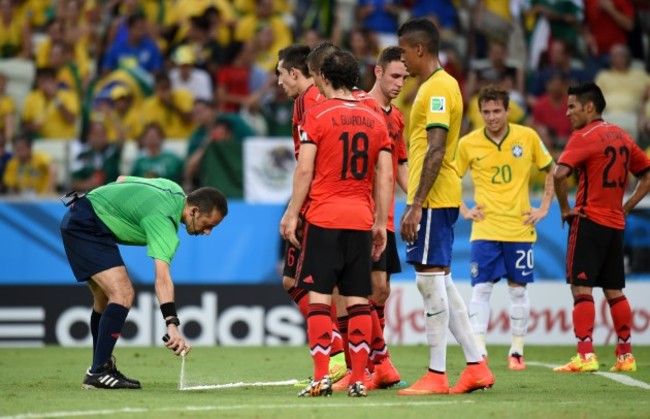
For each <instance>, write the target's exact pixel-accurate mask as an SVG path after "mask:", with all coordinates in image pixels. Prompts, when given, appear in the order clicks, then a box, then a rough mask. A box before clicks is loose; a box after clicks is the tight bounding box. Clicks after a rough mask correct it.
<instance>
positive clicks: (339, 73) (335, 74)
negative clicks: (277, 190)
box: [320, 50, 359, 90]
mask: <svg viewBox="0 0 650 419" xmlns="http://www.w3.org/2000/svg"><path fill="white" fill-rule="evenodd" d="M320 72H321V74H322V75H323V77H324V78H325V79H327V80H328V81H329V82H330V83H331V85H332V87H333V88H334V89H340V88H346V89H348V90H352V89H354V87H355V86H356V85H357V83H358V82H359V63H358V62H357V59H356V58H354V55H352V53H351V52H349V51H342V50H339V51H335V52H334V53H332V54H330V55H328V56H327V57H325V60H324V61H323V65H322V67H321V69H320Z"/></svg>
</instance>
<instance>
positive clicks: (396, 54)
mask: <svg viewBox="0 0 650 419" xmlns="http://www.w3.org/2000/svg"><path fill="white" fill-rule="evenodd" d="M393 61H402V49H401V48H400V47H388V48H384V50H383V51H382V52H381V53H380V54H379V58H377V65H378V66H380V67H381V68H382V69H383V70H386V66H387V65H388V64H390V63H392V62H393Z"/></svg>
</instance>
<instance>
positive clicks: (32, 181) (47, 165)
mask: <svg viewBox="0 0 650 419" xmlns="http://www.w3.org/2000/svg"><path fill="white" fill-rule="evenodd" d="M13 145H14V156H13V157H12V158H11V159H10V160H9V162H8V163H7V167H6V169H5V173H4V175H3V177H2V183H3V184H4V186H5V187H6V188H7V192H8V193H9V194H19V195H23V196H26V197H27V196H33V195H47V194H51V193H52V192H54V186H55V183H56V172H57V169H56V166H55V165H53V164H52V160H51V159H50V157H49V156H48V155H47V154H45V153H40V152H35V151H32V141H31V140H30V139H29V137H26V136H18V137H16V138H14V141H13Z"/></svg>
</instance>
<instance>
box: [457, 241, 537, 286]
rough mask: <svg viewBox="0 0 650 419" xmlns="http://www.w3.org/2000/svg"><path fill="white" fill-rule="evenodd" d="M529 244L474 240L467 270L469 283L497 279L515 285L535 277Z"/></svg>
mask: <svg viewBox="0 0 650 419" xmlns="http://www.w3.org/2000/svg"><path fill="white" fill-rule="evenodd" d="M534 266H535V262H534V260H533V243H530V242H501V241H492V240H474V241H473V242H472V254H471V257H470V268H469V273H470V276H471V277H472V285H476V284H480V283H483V282H496V281H498V280H500V279H501V278H507V279H508V280H510V281H512V282H514V283H517V284H528V283H530V282H533V281H534V280H535V275H534V274H533V268H534Z"/></svg>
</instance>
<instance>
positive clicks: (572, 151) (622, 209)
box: [554, 83, 650, 372]
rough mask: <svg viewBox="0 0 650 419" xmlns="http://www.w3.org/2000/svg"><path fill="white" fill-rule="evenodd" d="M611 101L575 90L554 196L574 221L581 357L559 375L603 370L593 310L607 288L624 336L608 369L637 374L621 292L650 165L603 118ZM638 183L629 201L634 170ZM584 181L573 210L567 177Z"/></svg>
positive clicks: (571, 246) (584, 88)
mask: <svg viewBox="0 0 650 419" xmlns="http://www.w3.org/2000/svg"><path fill="white" fill-rule="evenodd" d="M605 105H606V103H605V98H604V96H603V93H602V92H601V90H600V88H599V87H598V86H597V85H596V84H594V83H585V84H581V85H578V86H574V87H570V88H569V100H568V110H567V116H568V117H569V119H570V121H571V125H572V126H573V129H574V130H575V131H574V132H573V134H572V135H571V138H570V139H569V142H568V144H567V146H566V148H565V149H564V152H563V153H562V155H561V156H560V159H559V162H558V166H557V168H556V169H555V173H554V183H555V193H556V195H557V199H558V203H559V204H560V211H561V214H562V223H564V222H568V223H569V226H570V228H569V238H568V246H567V256H566V266H567V272H566V276H567V283H569V284H570V285H571V293H572V294H573V300H574V304H573V331H574V333H575V336H576V339H577V340H578V354H577V355H576V356H575V357H573V358H571V361H569V363H567V364H566V365H563V366H561V367H558V368H555V369H554V371H556V372H592V371H597V370H598V366H599V364H598V360H597V359H596V355H595V354H594V347H593V342H592V333H593V328H594V320H595V307H594V299H593V296H592V291H593V288H594V287H598V288H602V289H603V292H604V294H605V298H607V302H608V303H609V307H610V313H611V315H612V320H613V323H614V328H615V329H616V335H617V336H618V345H617V346H616V357H617V359H616V364H615V365H614V366H613V367H612V368H611V369H610V371H622V372H628V371H636V360H635V359H634V356H633V355H632V344H631V341H630V339H631V330H632V311H631V309H630V304H629V303H628V301H627V298H626V297H625V294H623V291H622V290H623V288H625V272H624V269H623V230H624V228H625V216H626V215H627V214H629V213H630V211H631V210H632V209H633V208H634V207H635V206H636V205H637V204H638V203H639V201H640V200H641V199H643V197H645V196H646V195H647V194H648V191H650V160H649V159H648V157H647V156H646V155H645V153H644V152H643V151H642V150H641V149H640V148H639V146H638V145H636V143H635V142H634V140H633V139H632V138H631V137H630V136H629V135H628V134H627V133H626V132H625V131H623V130H622V129H621V128H619V127H617V126H616V125H612V124H609V123H607V122H605V121H603V119H602V118H601V114H602V113H603V111H604V109H605ZM630 172H631V173H632V174H633V175H634V176H636V177H637V178H639V182H638V183H637V185H636V188H635V189H634V192H633V193H632V195H630V197H629V198H628V199H627V200H626V201H625V203H623V195H624V193H625V187H626V186H627V181H628V173H630ZM572 173H577V176H578V193H577V194H576V202H575V206H574V208H573V209H572V208H571V207H570V206H569V201H568V199H567V177H568V176H570V175H571V174H572Z"/></svg>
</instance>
